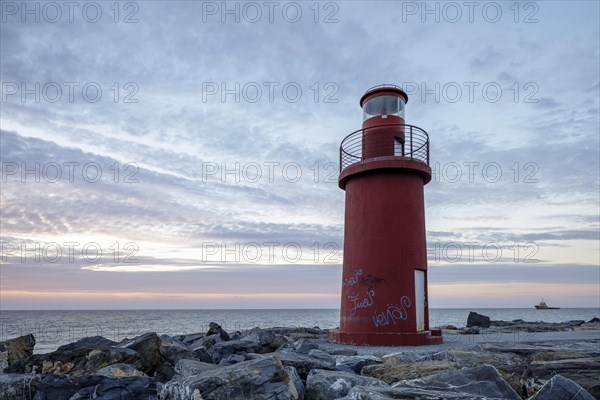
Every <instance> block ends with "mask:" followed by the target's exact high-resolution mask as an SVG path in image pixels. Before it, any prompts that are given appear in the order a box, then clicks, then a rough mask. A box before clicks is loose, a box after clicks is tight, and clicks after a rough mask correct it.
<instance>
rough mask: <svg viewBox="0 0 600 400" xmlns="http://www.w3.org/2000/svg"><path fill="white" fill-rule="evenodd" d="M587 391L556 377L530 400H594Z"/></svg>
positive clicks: (558, 376) (561, 377) (559, 376)
mask: <svg viewBox="0 0 600 400" xmlns="http://www.w3.org/2000/svg"><path fill="white" fill-rule="evenodd" d="M594 398H597V397H594V396H592V395H591V394H590V393H589V392H588V391H587V390H585V389H584V388H582V387H581V386H579V385H578V384H577V383H575V382H573V381H572V380H570V379H567V378H565V377H563V376H561V375H554V376H553V377H552V379H550V380H549V381H548V382H546V384H545V385H544V386H542V388H541V389H540V391H539V392H537V393H536V394H535V395H533V396H532V397H530V398H529V400H550V399H551V400H594Z"/></svg>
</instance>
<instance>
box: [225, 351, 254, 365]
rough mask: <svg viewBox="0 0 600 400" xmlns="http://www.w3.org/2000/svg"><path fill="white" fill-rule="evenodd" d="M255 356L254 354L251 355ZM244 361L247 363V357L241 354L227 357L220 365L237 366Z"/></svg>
mask: <svg viewBox="0 0 600 400" xmlns="http://www.w3.org/2000/svg"><path fill="white" fill-rule="evenodd" d="M250 354H253V353H250ZM243 361H246V357H245V356H243V355H241V354H232V355H230V356H227V358H224V359H222V360H221V362H220V363H219V365H224V366H225V365H233V364H237V363H241V362H243Z"/></svg>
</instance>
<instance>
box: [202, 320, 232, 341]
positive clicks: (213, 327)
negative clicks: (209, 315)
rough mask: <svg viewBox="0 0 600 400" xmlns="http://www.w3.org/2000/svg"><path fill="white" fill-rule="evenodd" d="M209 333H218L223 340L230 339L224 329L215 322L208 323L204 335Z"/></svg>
mask: <svg viewBox="0 0 600 400" xmlns="http://www.w3.org/2000/svg"><path fill="white" fill-rule="evenodd" d="M211 335H219V338H220V339H221V340H224V341H228V340H231V338H230V337H229V334H228V333H227V332H225V329H223V328H221V325H219V324H217V323H216V322H211V323H210V324H208V332H206V336H211Z"/></svg>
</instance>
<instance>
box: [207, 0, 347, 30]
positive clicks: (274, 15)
mask: <svg viewBox="0 0 600 400" xmlns="http://www.w3.org/2000/svg"><path fill="white" fill-rule="evenodd" d="M339 12H340V6H339V3H337V2H334V1H326V2H322V1H307V2H304V1H300V2H296V1H203V2H202V22H203V23H208V22H219V23H223V24H225V23H236V24H239V23H249V24H257V23H261V22H262V23H270V24H272V23H277V22H285V23H289V24H297V23H299V22H301V21H308V22H313V23H315V24H337V23H338V22H339V19H338V17H339Z"/></svg>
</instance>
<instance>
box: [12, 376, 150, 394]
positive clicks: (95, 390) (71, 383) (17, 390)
mask: <svg viewBox="0 0 600 400" xmlns="http://www.w3.org/2000/svg"><path fill="white" fill-rule="evenodd" d="M159 385H160V384H157V383H156V381H155V380H154V379H152V378H148V377H125V378H116V377H106V376H101V375H85V376H58V375H51V374H48V375H37V374H35V375H30V374H3V375H0V398H1V399H2V400H62V399H69V400H84V399H85V400H88V399H97V400H121V399H128V400H148V399H156V398H158V392H159V390H158V388H159Z"/></svg>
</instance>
